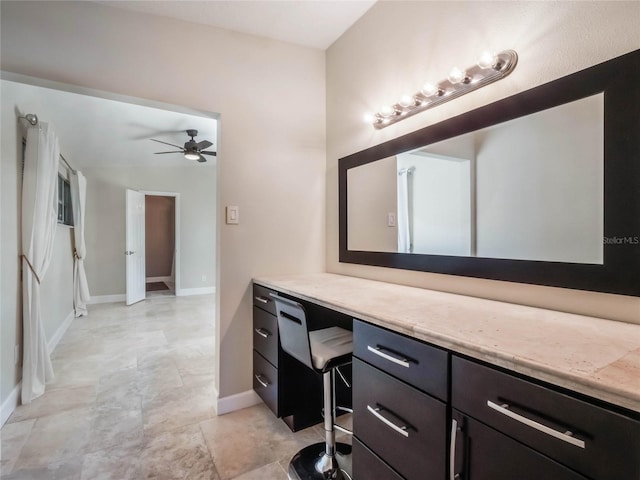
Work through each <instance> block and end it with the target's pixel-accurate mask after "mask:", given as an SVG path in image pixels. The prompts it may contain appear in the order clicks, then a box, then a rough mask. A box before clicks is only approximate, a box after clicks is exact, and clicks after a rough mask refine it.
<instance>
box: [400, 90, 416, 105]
mask: <svg viewBox="0 0 640 480" xmlns="http://www.w3.org/2000/svg"><path fill="white" fill-rule="evenodd" d="M398 103H400V105H401V106H403V107H411V106H412V105H415V103H416V101H415V99H414V98H413V96H412V95H408V94H406V93H405V94H404V95H402V97H400V102H398Z"/></svg>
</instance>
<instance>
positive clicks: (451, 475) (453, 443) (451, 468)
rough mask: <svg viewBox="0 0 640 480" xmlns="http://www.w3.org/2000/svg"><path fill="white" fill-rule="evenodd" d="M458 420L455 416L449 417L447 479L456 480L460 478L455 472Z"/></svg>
mask: <svg viewBox="0 0 640 480" xmlns="http://www.w3.org/2000/svg"><path fill="white" fill-rule="evenodd" d="M458 430H459V428H458V421H457V420H456V419H455V418H452V419H451V443H450V444H449V480H458V479H459V478H460V474H459V473H455V470H456V436H457V434H458Z"/></svg>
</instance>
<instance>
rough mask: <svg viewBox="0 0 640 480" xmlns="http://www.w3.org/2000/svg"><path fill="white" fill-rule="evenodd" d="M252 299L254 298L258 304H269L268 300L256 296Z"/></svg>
mask: <svg viewBox="0 0 640 480" xmlns="http://www.w3.org/2000/svg"><path fill="white" fill-rule="evenodd" d="M253 298H255V299H256V300H257V301H259V302H260V303H269V302H270V301H271V300H270V299H269V298H265V297H259V296H257V295H256V296H255V297H253Z"/></svg>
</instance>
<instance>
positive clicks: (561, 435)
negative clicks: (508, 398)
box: [487, 400, 586, 448]
mask: <svg viewBox="0 0 640 480" xmlns="http://www.w3.org/2000/svg"><path fill="white" fill-rule="evenodd" d="M487 406H488V407H489V408H492V409H493V410H495V411H496V412H499V413H501V414H503V415H506V416H507V417H509V418H512V419H514V420H516V421H517V422H520V423H523V424H525V425H527V426H528V427H531V428H534V429H536V430H538V431H540V432H542V433H546V434H547V435H550V436H552V437H554V438H557V439H558V440H562V441H563V442H567V443H570V444H571V445H575V446H576V447H580V448H586V445H585V443H584V440H580V439H579V438H576V437H574V436H573V433H572V432H569V431H567V432H559V431H558V430H554V429H553V428H550V427H547V426H546V425H543V424H541V423H538V422H536V421H535V420H531V419H530V418H527V417H524V416H522V415H520V414H517V413H515V412H513V411H511V410H509V404H508V403H503V404H502V405H498V404H497V403H494V402H492V401H491V400H487Z"/></svg>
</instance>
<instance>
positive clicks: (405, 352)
mask: <svg viewBox="0 0 640 480" xmlns="http://www.w3.org/2000/svg"><path fill="white" fill-rule="evenodd" d="M353 339H354V346H353V355H354V356H355V357H358V358H361V359H362V360H364V361H366V362H367V363H369V364H371V365H374V366H376V367H378V368H380V369H381V370H383V371H385V372H386V373H388V374H390V375H393V376H394V377H397V378H399V379H400V380H403V381H404V382H407V383H408V384H410V385H413V386H414V387H416V388H418V389H420V390H422V391H424V392H427V393H428V394H430V395H433V396H435V397H437V398H440V399H442V400H444V401H447V398H448V392H447V381H448V375H449V374H448V365H447V362H448V355H449V354H448V353H447V352H446V351H445V350H442V349H441V348H437V347H433V346H431V345H427V344H426V343H424V342H420V341H419V340H416V339H413V338H409V337H405V336H404V335H400V334H398V333H395V332H390V331H389V330H386V329H384V328H380V327H376V326H374V325H371V324H368V323H365V322H361V321H359V320H355V321H354V322H353Z"/></svg>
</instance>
